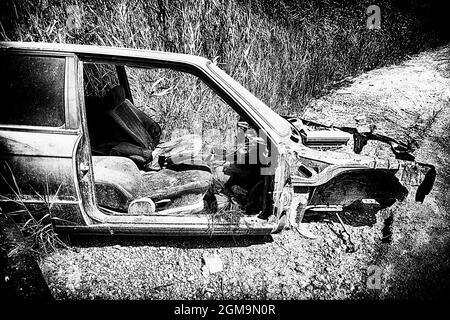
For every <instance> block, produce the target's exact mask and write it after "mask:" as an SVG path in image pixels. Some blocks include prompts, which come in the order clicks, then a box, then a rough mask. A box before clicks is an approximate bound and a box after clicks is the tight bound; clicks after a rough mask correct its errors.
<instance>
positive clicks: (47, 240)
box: [0, 164, 68, 257]
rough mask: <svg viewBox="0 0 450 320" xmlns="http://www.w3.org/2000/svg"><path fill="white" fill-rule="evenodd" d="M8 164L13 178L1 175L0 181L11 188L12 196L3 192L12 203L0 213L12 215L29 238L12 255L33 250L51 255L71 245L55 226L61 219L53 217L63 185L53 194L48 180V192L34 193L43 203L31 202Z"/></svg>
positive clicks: (24, 234) (0, 209) (0, 195)
mask: <svg viewBox="0 0 450 320" xmlns="http://www.w3.org/2000/svg"><path fill="white" fill-rule="evenodd" d="M6 167H7V169H8V170H9V173H10V177H9V178H6V177H5V176H3V175H0V181H1V182H2V183H5V184H6V185H7V186H8V187H9V189H10V195H2V194H0V199H1V200H4V201H5V200H6V201H7V202H9V205H8V208H10V209H6V210H3V209H2V208H0V214H4V215H7V216H9V217H10V218H11V219H12V220H13V221H14V222H15V223H16V224H17V226H18V228H19V230H20V231H21V232H22V234H23V236H24V238H25V243H20V245H18V246H17V247H16V248H14V249H13V250H12V251H11V253H10V254H13V253H14V252H16V251H19V250H30V251H31V253H33V254H34V255H36V256H38V257H40V256H45V255H48V254H49V253H52V252H53V251H55V250H56V249H58V248H68V246H67V245H66V244H65V243H64V242H63V241H62V240H61V239H60V238H59V237H58V235H57V234H56V232H55V230H54V228H53V222H54V220H56V219H60V218H57V217H54V216H52V212H53V210H54V205H55V200H57V199H58V193H59V190H60V188H58V190H57V191H56V193H55V194H53V195H52V194H50V191H49V188H48V183H47V184H46V188H45V193H44V194H39V193H38V192H35V195H34V196H35V198H37V199H39V200H40V201H41V204H39V205H31V204H29V203H28V202H27V201H26V200H28V198H29V196H27V195H24V194H23V193H22V192H21V190H20V187H19V184H18V183H17V180H16V178H15V176H14V174H13V172H12V170H11V168H10V167H9V165H7V164H6Z"/></svg>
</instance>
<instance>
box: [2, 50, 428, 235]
mask: <svg viewBox="0 0 450 320" xmlns="http://www.w3.org/2000/svg"><path fill="white" fill-rule="evenodd" d="M0 55H1V59H0V64H1V69H2V70H3V71H2V74H1V75H0V78H1V80H0V81H1V85H0V91H1V94H2V96H3V97H5V99H3V102H2V107H1V109H2V111H1V113H0V162H1V164H0V174H1V177H2V178H1V179H0V207H1V209H2V211H3V212H12V213H14V212H18V211H19V210H20V209H21V207H23V206H27V210H29V211H32V212H34V213H36V214H40V215H42V214H45V212H46V210H47V212H50V216H51V218H52V223H53V226H54V228H55V229H56V230H57V231H58V232H61V233H63V232H67V233H109V234H121V233H125V234H127V233H128V234H129V233H133V234H143V235H211V234H213V235H221V234H222V235H224V234H234V235H237V234H270V233H274V232H280V231H281V230H283V229H284V228H287V227H289V226H295V225H297V224H298V223H300V222H301V221H302V219H303V218H304V216H306V215H308V214H313V213H314V212H333V211H342V210H345V209H346V208H347V207H348V206H350V205H352V204H354V203H357V202H361V201H366V200H368V199H369V200H371V201H373V202H376V203H377V204H378V205H379V206H380V208H385V207H388V206H391V205H392V204H393V203H394V202H395V201H402V200H404V199H405V197H406V196H407V195H408V190H409V189H410V186H413V187H417V190H416V194H415V199H416V201H420V202H422V201H423V200H424V198H425V196H426V195H427V194H429V192H430V191H431V189H432V187H433V183H434V180H435V176H436V172H435V169H434V167H433V165H430V164H425V163H420V162H417V161H415V158H414V156H413V155H412V152H413V151H414V149H415V148H416V147H417V145H416V144H415V143H413V142H410V143H403V142H400V141H397V140H395V139H393V138H390V137H386V136H384V135H380V134H378V133H376V131H374V130H373V129H369V130H361V128H352V127H330V126H325V125H322V124H319V123H315V122H313V121H308V120H305V119H299V118H295V117H288V116H286V117H282V116H280V115H278V114H277V113H275V112H274V111H273V110H272V109H270V108H269V107H268V106H267V105H265V104H264V103H263V102H261V101H260V100H259V99H258V98H257V97H255V96H254V95H253V94H251V93H250V92H249V91H248V90H247V89H245V88H244V87H243V86H241V85H240V84H239V83H238V82H237V81H235V80H234V79H233V78H231V77H230V76H229V75H228V74H226V73H225V72H224V71H222V70H221V69H220V68H219V67H218V66H217V64H215V63H213V62H211V61H210V60H208V59H205V58H202V57H196V56H190V55H184V54H175V53H167V52H157V51H148V50H133V49H126V48H110V47H97V46H83V45H68V44H67V45H66V44H49V43H19V42H1V43H0ZM224 110H226V111H224ZM188 111H189V112H188ZM202 119H206V120H204V121H203V122H202V123H200V124H199V123H198V122H199V121H200V122H201V120H202ZM197 120H198V121H197ZM180 123H181V125H180V126H181V127H180V128H177V127H176V125H177V124H180ZM183 126H184V127H183ZM369 140H375V141H377V142H380V143H384V144H387V145H388V146H389V147H390V149H391V151H392V156H390V157H383V158H378V157H375V156H370V155H362V154H361V151H362V149H363V147H364V146H365V144H366V143H367V141H369ZM349 143H352V144H353V150H352V152H348V150H347V151H345V150H343V147H345V146H347V145H348V144H349Z"/></svg>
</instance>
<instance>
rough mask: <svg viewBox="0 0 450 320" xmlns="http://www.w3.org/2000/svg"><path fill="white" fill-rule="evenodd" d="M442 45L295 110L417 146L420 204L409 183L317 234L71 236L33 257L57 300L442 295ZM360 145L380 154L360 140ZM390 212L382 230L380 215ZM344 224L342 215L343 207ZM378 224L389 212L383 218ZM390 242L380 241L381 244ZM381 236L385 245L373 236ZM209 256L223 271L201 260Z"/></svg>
mask: <svg viewBox="0 0 450 320" xmlns="http://www.w3.org/2000/svg"><path fill="white" fill-rule="evenodd" d="M449 59H450V47H442V48H438V49H436V50H432V51H428V52H424V53H421V54H419V55H416V56H413V57H410V59H408V60H407V61H405V62H404V63H402V64H399V65H394V66H389V67H385V68H380V69H377V70H373V71H370V72H367V73H365V74H362V75H361V76H358V77H356V78H353V79H347V80H346V81H345V83H340V84H339V88H336V89H334V90H332V91H331V92H330V93H329V94H327V95H325V96H324V97H322V98H320V99H317V100H315V101H313V102H312V103H311V105H310V106H309V107H308V108H307V110H306V112H305V114H304V115H303V117H305V118H308V119H311V120H320V121H321V122H325V123H327V124H332V123H333V124H336V125H343V124H345V125H355V124H356V122H355V118H358V117H360V116H365V117H366V119H367V120H368V121H369V122H371V123H374V124H376V126H377V128H378V129H379V132H380V133H385V134H388V135H391V136H394V137H397V138H401V139H405V138H408V137H411V138H414V139H416V140H417V141H418V142H419V145H420V149H419V150H418V151H416V156H417V160H418V161H423V162H429V163H433V164H436V166H437V170H438V177H437V182H436V186H435V188H434V190H433V191H432V193H431V194H430V195H429V196H428V197H427V198H426V199H425V201H424V203H423V204H420V203H415V202H414V191H415V190H411V192H410V195H409V196H408V199H407V200H405V201H404V202H403V203H399V204H395V205H394V206H393V207H391V208H389V209H387V210H384V211H383V212H378V213H377V214H376V216H375V217H374V218H373V222H374V223H373V224H365V225H360V224H359V226H351V225H347V226H346V228H347V230H348V232H349V233H350V238H351V241H352V243H353V244H354V245H355V249H356V250H355V251H354V252H352V250H349V249H350V246H349V243H348V241H346V238H345V237H344V236H343V234H342V230H343V229H342V226H341V225H340V224H339V223H338V222H337V219H336V217H335V216H332V215H330V216H329V217H322V218H321V219H318V220H314V221H309V222H308V227H309V228H310V230H311V231H312V232H314V233H316V234H317V235H318V238H317V239H316V240H308V239H305V238H302V237H301V236H300V235H299V234H298V233H297V232H296V231H294V230H285V231H284V232H282V233H281V234H276V235H273V236H267V237H256V238H254V237H235V238H233V237H226V238H136V237H133V238H132V237H114V238H112V237H96V238H93V237H76V238H72V239H71V245H72V246H73V250H59V251H58V252H55V253H53V254H51V255H49V256H47V257H46V258H45V259H43V260H42V261H41V263H40V266H41V269H42V271H43V274H44V276H45V278H46V281H47V283H48V285H49V287H50V289H51V291H52V294H53V296H54V297H55V298H57V299H348V298H424V299H428V298H434V297H442V296H445V297H449V296H450V295H449V292H450V276H449V274H450V261H449V258H450V245H449V244H450V232H449V231H450V230H449V229H450V228H449V226H450V224H449V222H450V220H449V214H450V210H449V204H450V202H449V200H450V195H449V192H448V191H449V181H450V179H449V177H450V172H449V170H448V169H447V168H448V164H449V161H448V159H449V156H450V131H449V130H448V129H449V128H450V60H449ZM365 150H366V151H365V152H374V153H378V154H382V153H383V152H386V150H385V149H379V148H377V147H375V145H373V144H369V145H368V147H367V148H366V149H365ZM390 214H392V216H393V220H392V223H391V225H390V227H385V222H384V218H386V217H389V216H390ZM342 216H343V219H344V221H345V222H347V221H350V220H352V219H351V218H352V214H351V213H347V214H343V215H342ZM388 220H389V219H388ZM389 238H390V242H388V241H386V240H387V239H389ZM383 239H384V240H385V241H383ZM213 254H216V255H218V256H219V257H220V260H221V261H222V263H223V270H222V271H219V272H216V273H213V274H209V273H208V272H207V270H206V269H207V268H205V266H204V262H205V260H208V257H209V256H210V255H213Z"/></svg>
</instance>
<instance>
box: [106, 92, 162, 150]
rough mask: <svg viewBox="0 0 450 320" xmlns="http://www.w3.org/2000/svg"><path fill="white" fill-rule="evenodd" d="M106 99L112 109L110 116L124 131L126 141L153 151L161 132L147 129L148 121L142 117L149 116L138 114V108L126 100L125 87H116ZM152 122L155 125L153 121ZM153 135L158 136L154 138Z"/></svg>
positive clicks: (109, 112)
mask: <svg viewBox="0 0 450 320" xmlns="http://www.w3.org/2000/svg"><path fill="white" fill-rule="evenodd" d="M105 99H106V103H107V104H108V105H109V107H110V110H108V115H109V116H110V117H111V118H112V119H113V120H114V122H115V123H116V124H117V125H118V127H119V128H120V130H121V131H122V133H123V135H124V138H125V139H124V140H125V141H128V142H131V143H135V144H136V145H138V146H140V147H142V148H145V149H151V150H153V149H154V148H155V147H156V145H157V144H158V142H159V135H160V131H157V130H156V131H155V130H149V128H147V127H148V125H147V126H146V123H145V120H148V119H142V117H144V116H145V117H148V116H147V115H145V113H143V112H138V110H137V109H136V107H135V106H133V104H132V103H131V102H130V101H129V100H128V99H126V98H125V91H124V89H123V87H122V86H116V87H114V88H113V89H111V90H110V92H108V94H107V96H106V97H105ZM151 121H152V122H153V123H154V121H153V120H151ZM155 124H156V123H155ZM156 126H157V124H156ZM157 128H159V126H157ZM152 135H157V136H155V137H153V136H152Z"/></svg>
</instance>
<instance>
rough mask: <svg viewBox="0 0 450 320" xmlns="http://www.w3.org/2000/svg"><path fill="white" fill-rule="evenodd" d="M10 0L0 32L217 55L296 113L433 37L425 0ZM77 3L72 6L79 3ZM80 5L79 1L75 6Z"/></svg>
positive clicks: (278, 106) (274, 102)
mask: <svg viewBox="0 0 450 320" xmlns="http://www.w3.org/2000/svg"><path fill="white" fill-rule="evenodd" d="M370 4H372V2H371V1H350V0H347V1H344V2H333V1H323V2H316V1H312V0H311V1H301V2H300V1H289V0H284V1H275V0H265V1H236V0H228V1H218V0H199V1H193V0H188V1H181V0H178V1H165V0H160V1H139V0H135V1H131V0H116V1H105V0H93V1H80V0H72V1H65V2H61V1H51V0H40V1H31V0H16V1H12V0H6V1H3V2H2V4H1V5H0V6H1V8H0V9H1V10H0V12H1V16H0V17H1V20H0V22H1V25H0V37H1V38H3V39H7V40H20V41H46V42H62V43H82V44H97V45H103V46H119V47H122V46H124V47H130V48H141V49H154V50H165V51H172V52H182V53H189V54H195V55H201V56H206V57H208V58H211V59H214V58H217V61H218V63H219V65H220V66H221V67H223V68H224V69H225V70H226V71H227V72H228V73H229V74H231V75H232V76H233V77H235V78H236V79H237V80H238V81H240V82H241V83H243V84H244V85H245V86H246V87H248V88H249V89H250V91H252V92H254V93H255V94H256V95H257V96H259V97H260V98H261V99H262V100H263V101H264V102H265V103H267V104H268V105H269V106H271V107H272V108H273V109H275V110H276V111H278V112H280V113H285V114H299V113H301V111H302V109H303V108H304V106H305V105H306V103H307V102H308V101H309V99H311V97H313V96H317V95H320V94H321V93H323V91H324V89H326V88H327V87H328V86H329V85H331V84H332V83H334V82H335V81H338V80H340V79H343V78H345V77H347V76H351V75H354V74H356V73H359V72H362V71H364V70H367V69H371V68H375V67H378V66H380V65H383V64H388V63H391V62H394V61H397V60H398V59H401V58H402V57H403V56H404V55H405V54H407V53H409V52H412V51H417V50H419V49H422V48H423V47H426V46H429V45H432V44H435V43H436V42H437V40H436V39H437V36H436V35H435V33H433V32H432V31H433V30H432V27H433V26H429V23H428V22H427V21H426V17H424V16H421V14H422V12H423V15H425V14H426V13H427V11H426V9H428V6H427V2H426V1H420V0H416V1H413V2H408V6H406V4H405V1H394V4H392V3H391V2H390V1H379V2H378V3H377V4H378V5H379V6H380V8H381V10H382V19H383V20H382V28H381V30H378V31H374V30H368V29H367V27H366V19H367V14H366V8H367V7H368V6H369V5H370ZM74 6H76V7H74ZM74 8H75V9H74Z"/></svg>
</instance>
